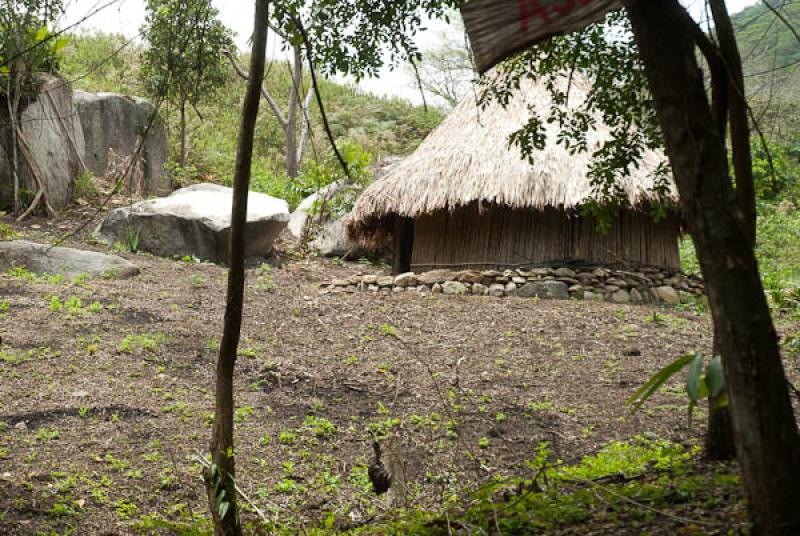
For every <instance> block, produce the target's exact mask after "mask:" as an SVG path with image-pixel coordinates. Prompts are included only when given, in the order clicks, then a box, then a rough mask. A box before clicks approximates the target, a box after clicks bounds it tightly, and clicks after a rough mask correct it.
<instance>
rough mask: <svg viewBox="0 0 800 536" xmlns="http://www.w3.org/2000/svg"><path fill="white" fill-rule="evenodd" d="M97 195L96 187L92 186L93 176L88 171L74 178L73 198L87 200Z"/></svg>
mask: <svg viewBox="0 0 800 536" xmlns="http://www.w3.org/2000/svg"><path fill="white" fill-rule="evenodd" d="M96 195H97V187H96V186H95V185H94V176H93V175H92V173H91V172H90V171H84V172H83V173H81V174H80V175H78V176H77V177H76V178H75V197H76V198H77V199H83V200H84V201H85V200H88V199H90V198H92V197H95V196H96Z"/></svg>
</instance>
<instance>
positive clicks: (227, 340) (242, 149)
mask: <svg viewBox="0 0 800 536" xmlns="http://www.w3.org/2000/svg"><path fill="white" fill-rule="evenodd" d="M268 9H269V0H256V9H255V29H254V31H253V38H252V39H253V46H252V50H251V55H250V74H251V76H250V79H249V80H248V82H247V92H246V94H245V98H244V103H243V105H242V119H241V125H240V128H239V140H238V146H237V151H236V169H235V172H234V183H233V207H232V209H231V233H230V245H229V251H228V252H229V263H230V269H229V271H228V291H227V298H226V307H225V326H224V328H223V334H222V342H221V343H220V350H219V360H218V362H217V384H216V400H215V407H214V428H213V432H212V437H211V461H212V468H211V469H209V470H207V471H206V474H205V478H206V486H207V491H208V500H209V506H210V509H211V515H212V517H213V519H214V533H215V534H216V535H217V536H240V535H241V534H242V528H241V523H240V520H239V512H238V508H237V497H236V490H235V481H234V478H235V475H236V470H235V463H234V441H233V431H234V430H233V410H234V401H233V373H234V369H235V366H236V354H237V352H238V348H239V337H240V334H241V326H242V309H243V306H244V281H245V278H244V258H245V240H244V227H245V224H246V222H247V197H248V192H249V188H250V171H251V166H252V160H253V139H254V136H255V126H256V119H257V117H258V105H259V102H260V92H261V80H262V79H263V77H264V63H265V56H266V46H267V13H268ZM223 494H224V495H223ZM220 497H221V498H222V502H227V503H228V507H227V510H223V511H221V509H220V508H219V503H220V502H221V501H220ZM223 512H224V514H223Z"/></svg>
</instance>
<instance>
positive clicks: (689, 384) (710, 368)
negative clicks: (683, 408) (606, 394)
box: [627, 352, 728, 415]
mask: <svg viewBox="0 0 800 536" xmlns="http://www.w3.org/2000/svg"><path fill="white" fill-rule="evenodd" d="M703 365H704V359H703V354H702V352H696V353H693V354H686V355H683V356H681V357H679V358H678V359H676V360H675V361H673V362H672V363H670V364H669V365H667V366H666V367H664V368H662V369H661V370H659V371H658V372H656V373H655V374H654V375H653V376H652V377H651V378H650V379H649V380H648V381H647V382H646V383H645V384H644V385H642V386H641V387H640V388H639V389H638V390H637V391H636V392H635V393H634V394H633V396H631V397H630V398H629V399H628V401H627V404H628V405H630V406H633V407H632V409H631V413H635V412H636V411H638V410H639V409H640V408H641V407H642V404H644V403H645V402H646V401H647V400H648V399H649V398H650V397H652V396H653V395H654V394H655V393H656V391H658V389H659V388H661V386H662V385H664V384H665V383H667V382H668V381H669V380H670V379H671V378H672V377H674V376H675V375H676V374H677V373H678V372H680V371H681V370H683V369H685V368H686V367H689V373H688V375H687V377H686V394H687V395H688V397H689V406H688V409H689V414H690V415H691V413H692V411H693V410H694V408H696V407H697V405H698V404H699V403H700V401H701V400H703V399H705V398H709V399H710V400H712V401H713V408H714V409H718V408H723V407H725V406H727V405H728V396H727V394H726V393H725V376H724V375H723V371H722V360H721V358H720V356H718V355H717V356H714V357H713V358H712V359H711V361H710V362H709V363H708V365H706V366H705V368H704V367H703Z"/></svg>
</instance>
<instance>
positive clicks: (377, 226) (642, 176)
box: [347, 80, 680, 273]
mask: <svg viewBox="0 0 800 536" xmlns="http://www.w3.org/2000/svg"><path fill="white" fill-rule="evenodd" d="M588 88H589V86H588V83H586V82H584V81H579V80H573V82H572V89H571V93H570V100H571V101H572V102H573V103H576V102H580V99H582V98H583V96H584V95H586V92H587V90H588ZM550 105H551V102H550V99H549V93H548V92H547V91H546V90H545V89H544V88H543V87H541V86H539V85H537V84H535V83H533V82H527V83H523V84H522V87H521V88H520V91H518V92H517V93H516V94H515V95H514V96H513V98H512V99H511V101H510V102H509V104H508V106H507V107H506V108H503V107H502V106H500V105H498V104H496V103H492V104H490V105H489V106H487V107H484V108H481V107H480V106H479V105H478V103H477V96H476V95H474V94H473V95H469V96H468V97H466V98H465V99H464V100H463V101H462V102H461V103H460V104H459V105H458V106H457V107H456V108H455V109H454V110H453V111H452V113H451V114H450V115H449V116H448V117H447V118H446V119H445V120H444V121H443V122H442V124H441V125H440V126H439V127H438V128H436V129H435V130H434V131H433V132H432V133H431V134H430V135H429V136H428V137H427V138H426V139H425V140H424V141H423V143H422V144H421V145H420V146H419V148H418V149H417V150H416V151H415V152H414V153H413V154H412V155H411V156H409V157H408V158H406V159H404V160H403V161H402V162H401V163H399V164H397V165H395V166H394V167H393V169H391V171H389V172H388V173H387V175H385V176H384V177H383V178H382V179H380V180H377V181H375V182H374V183H373V184H372V185H370V186H369V187H368V188H367V189H366V190H365V191H364V193H363V194H362V195H361V197H360V198H359V199H358V201H357V202H356V204H355V207H354V209H353V212H352V213H351V216H350V218H349V220H348V222H347V233H348V236H349V237H350V239H352V240H354V241H358V242H360V243H362V244H364V245H366V246H369V247H371V248H377V247H386V246H388V245H393V248H394V252H395V255H394V264H393V270H394V272H396V273H398V272H404V271H414V272H424V271H428V270H432V269H437V268H449V269H456V270H461V269H506V268H513V267H521V266H543V265H551V266H552V265H557V264H572V263H585V264H602V265H612V266H626V267H631V266H655V267H661V268H669V269H676V268H678V267H679V255H678V236H679V233H680V218H679V217H678V216H677V214H675V213H669V214H668V215H667V217H665V218H662V219H660V220H658V221H655V220H654V219H653V218H652V217H651V212H652V211H651V208H652V206H653V204H654V203H655V202H656V201H657V200H658V195H657V194H656V193H655V191H654V186H655V184H654V183H655V178H654V175H653V173H652V171H653V170H654V169H655V168H656V166H657V165H658V164H659V162H660V161H661V159H662V156H661V155H660V154H656V153H648V154H646V155H645V156H644V160H643V164H642V165H641V166H640V167H639V168H638V169H634V170H632V172H631V173H630V174H628V175H627V176H625V177H624V178H622V180H621V181H620V183H619V186H620V188H621V192H622V194H623V197H624V201H625V202H624V203H623V204H622V205H620V206H621V207H623V208H620V209H619V210H618V213H617V217H616V219H615V221H614V222H613V225H612V226H611V228H610V229H608V230H607V232H602V231H601V230H600V229H599V227H598V224H597V221H596V220H595V219H594V218H593V217H591V216H584V215H582V212H581V210H580V209H581V207H582V206H583V205H585V204H587V203H588V202H591V201H594V202H602V200H601V199H600V198H599V197H598V195H597V192H596V191H595V188H593V186H592V184H591V183H590V180H589V179H588V178H587V172H588V169H589V162H590V159H591V157H590V155H588V154H586V153H581V154H570V153H569V151H568V150H567V149H565V148H564V147H563V146H562V145H560V144H557V143H556V142H555V139H556V128H557V127H555V126H548V127H547V128H549V129H552V130H551V131H550V132H548V141H549V143H548V145H547V146H546V148H545V149H544V150H542V151H539V152H536V153H535V156H534V158H535V162H534V163H533V164H531V162H529V161H528V160H525V159H523V158H522V156H521V154H520V150H519V149H518V148H517V147H515V146H509V141H508V139H509V135H510V134H511V133H513V132H515V131H517V130H518V129H520V128H521V127H522V126H523V125H524V124H525V123H526V121H527V119H528V117H529V116H530V112H529V109H530V107H535V108H536V109H538V110H541V111H542V112H544V111H546V110H547V109H548V107H549V106H550ZM607 136H608V133H607V129H604V127H603V126H602V125H598V127H597V129H596V130H595V131H593V132H590V133H588V135H587V138H588V146H589V148H590V150H591V148H592V147H596V146H598V144H600V143H602V140H603V139H605V138H606V137H607ZM666 196H667V198H670V199H672V200H675V188H674V185H670V189H669V191H668V192H667V194H666ZM584 212H585V211H584Z"/></svg>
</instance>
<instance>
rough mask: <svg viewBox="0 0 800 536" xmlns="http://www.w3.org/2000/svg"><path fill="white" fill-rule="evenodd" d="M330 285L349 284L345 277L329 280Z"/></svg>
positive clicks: (345, 285) (344, 285)
mask: <svg viewBox="0 0 800 536" xmlns="http://www.w3.org/2000/svg"><path fill="white" fill-rule="evenodd" d="M331 286H333V287H347V286H350V281H348V280H347V279H334V280H333V281H331Z"/></svg>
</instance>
